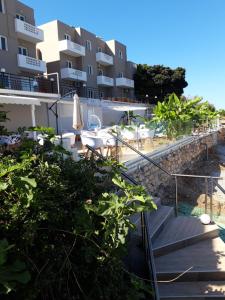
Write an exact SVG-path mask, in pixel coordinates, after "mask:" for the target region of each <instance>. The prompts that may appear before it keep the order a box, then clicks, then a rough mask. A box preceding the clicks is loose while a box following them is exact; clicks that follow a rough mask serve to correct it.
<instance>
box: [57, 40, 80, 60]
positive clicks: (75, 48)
mask: <svg viewBox="0 0 225 300" xmlns="http://www.w3.org/2000/svg"><path fill="white" fill-rule="evenodd" d="M59 51H60V52H64V53H66V54H69V55H72V56H76V57H78V56H85V47H83V46H81V45H79V44H76V43H74V42H72V41H70V40H62V41H59Z"/></svg>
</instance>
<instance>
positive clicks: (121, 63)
mask: <svg viewBox="0 0 225 300" xmlns="http://www.w3.org/2000/svg"><path fill="white" fill-rule="evenodd" d="M39 28H40V29H41V30H43V32H44V35H45V40H44V41H43V42H40V43H38V48H39V49H40V52H41V55H42V58H43V59H44V60H45V61H46V62H47V70H48V73H52V72H58V73H59V76H60V85H61V94H66V92H68V91H69V90H71V89H72V88H76V89H77V90H78V92H79V93H80V95H81V96H84V97H87V98H100V99H111V98H120V99H125V98H134V81H133V75H134V73H135V71H136V65H135V64H134V63H132V62H129V61H127V50H126V46H125V45H123V44H121V43H119V42H118V41H116V40H110V41H103V40H102V39H101V38H99V37H97V36H96V35H95V34H93V33H91V32H89V31H87V30H85V29H83V28H80V27H79V28H75V27H71V26H69V25H66V24H64V23H63V22H61V21H58V20H55V21H52V22H49V23H46V24H44V25H41V26H39ZM84 92H85V95H83V93H84Z"/></svg>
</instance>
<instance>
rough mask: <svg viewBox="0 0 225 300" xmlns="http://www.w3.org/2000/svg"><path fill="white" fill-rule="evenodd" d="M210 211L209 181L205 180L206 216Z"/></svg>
mask: <svg viewBox="0 0 225 300" xmlns="http://www.w3.org/2000/svg"><path fill="white" fill-rule="evenodd" d="M207 210H208V179H207V178H205V214H207Z"/></svg>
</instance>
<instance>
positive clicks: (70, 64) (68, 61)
mask: <svg viewBox="0 0 225 300" xmlns="http://www.w3.org/2000/svg"><path fill="white" fill-rule="evenodd" d="M66 67H67V68H69V69H72V68H73V64H72V61H70V60H67V62H66Z"/></svg>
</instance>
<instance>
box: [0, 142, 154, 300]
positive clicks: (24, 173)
mask: <svg viewBox="0 0 225 300" xmlns="http://www.w3.org/2000/svg"><path fill="white" fill-rule="evenodd" d="M51 138H52V137H51ZM51 138H50V139H51ZM50 139H47V142H46V144H47V146H46V144H45V145H44V146H40V145H39V144H38V143H37V142H34V141H28V140H26V141H24V143H23V144H22V146H21V148H20V149H19V150H18V151H17V152H15V153H13V154H11V155H6V156H3V157H2V158H1V161H0V220H1V225H0V233H1V236H4V237H5V238H6V239H7V241H8V242H9V244H14V245H15V247H13V248H12V249H10V251H11V253H12V257H16V258H18V259H20V260H22V261H24V262H25V263H26V267H27V268H28V270H29V272H30V274H31V280H30V281H29V282H27V284H26V286H24V285H23V284H21V285H18V286H17V290H16V292H15V291H11V293H10V294H9V296H5V297H6V298H5V299H18V300H20V299H21V300H22V299H26V300H32V299H56V300H58V299H60V300H64V299H92V300H94V299H129V300H130V299H134V300H136V299H138V300H139V299H143V298H144V295H145V294H146V293H149V288H147V285H145V284H144V282H143V281H141V280H140V279H137V278H136V277H135V276H134V275H132V274H129V273H128V272H127V271H126V270H125V268H124V266H123V263H122V259H123V257H124V255H125V253H126V247H127V245H126V243H127V235H128V231H129V230H130V229H133V228H134V227H135V226H134V225H133V224H132V223H131V221H130V216H131V215H132V214H134V213H136V212H141V211H143V210H152V209H153V208H154V204H153V202H152V200H151V198H150V197H149V196H148V195H147V194H146V192H145V190H144V188H143V187H141V186H132V185H130V184H128V183H127V182H125V181H124V180H122V178H121V177H120V168H121V166H119V165H117V164H116V163H115V162H111V161H108V162H101V161H97V160H94V159H91V160H81V161H79V162H74V161H72V160H71V159H70V158H68V159H62V151H61V150H62V149H60V148H57V147H55V146H54V145H53V144H51V141H50Z"/></svg>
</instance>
